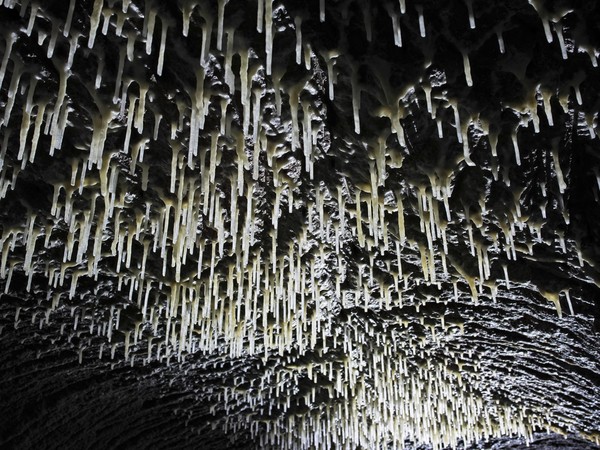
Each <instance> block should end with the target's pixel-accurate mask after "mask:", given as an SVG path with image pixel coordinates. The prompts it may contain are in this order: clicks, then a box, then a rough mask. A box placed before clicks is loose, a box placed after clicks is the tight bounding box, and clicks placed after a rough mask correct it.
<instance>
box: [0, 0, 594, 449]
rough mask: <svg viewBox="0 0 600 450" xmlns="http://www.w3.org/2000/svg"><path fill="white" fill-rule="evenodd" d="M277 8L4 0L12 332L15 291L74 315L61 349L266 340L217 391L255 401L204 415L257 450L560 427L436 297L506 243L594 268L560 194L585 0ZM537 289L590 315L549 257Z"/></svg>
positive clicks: (136, 359)
mask: <svg viewBox="0 0 600 450" xmlns="http://www.w3.org/2000/svg"><path fill="white" fill-rule="evenodd" d="M287 3H288V2H285V1H273V0H258V1H257V2H248V3H246V2H241V1H234V0H231V1H229V2H228V1H226V0H218V1H216V2H202V1H193V0H189V1H188V0H180V1H178V2H173V3H172V4H171V3H169V4H166V3H164V2H158V1H146V2H137V1H128V0H122V1H117V0H94V1H93V2H87V1H83V0H81V1H80V0H70V1H68V2H64V5H62V4H61V5H53V6H47V5H45V4H44V3H43V2H39V1H36V0H32V1H26V0H22V1H12V0H4V2H3V4H1V6H0V14H1V16H0V17H1V20H2V39H1V40H0V45H1V47H0V49H1V50H2V61H1V66H0V89H1V91H0V92H1V100H0V102H1V103H0V106H1V107H2V109H1V111H0V117H2V116H3V119H0V120H1V122H0V141H1V150H0V199H1V201H2V205H4V208H3V209H4V211H3V212H2V213H0V214H2V217H3V220H2V223H1V224H0V226H1V235H0V251H1V253H0V254H1V266H0V278H1V279H2V287H3V289H4V292H5V294H7V296H8V295H11V296H17V297H19V296H20V297H22V298H29V300H26V301H25V300H24V301H21V302H16V304H17V307H16V314H15V327H16V326H18V323H19V311H20V310H21V309H22V308H29V307H31V306H33V305H32V304H34V303H35V302H37V306H36V307H37V308H38V312H37V313H35V314H34V315H33V317H32V319H31V320H33V321H37V323H39V327H40V328H41V329H43V328H44V327H48V326H49V324H50V323H51V322H52V316H53V314H54V313H55V312H56V311H57V310H58V309H61V310H62V309H64V308H71V312H72V316H73V326H72V329H65V326H64V324H63V326H62V327H61V329H60V333H61V334H64V333H70V335H72V336H73V335H77V336H78V337H79V338H80V339H78V342H79V344H78V347H77V352H78V355H79V360H80V361H82V360H83V358H84V357H85V354H86V350H87V349H88V348H90V349H91V348H96V346H97V345H96V344H95V343H99V344H98V345H99V354H98V355H97V356H98V357H99V358H101V359H102V358H104V359H106V358H108V359H109V360H111V361H113V363H114V364H122V363H123V362H125V363H127V364H131V365H136V364H147V363H149V362H151V361H153V360H159V361H163V362H165V363H170V362H172V361H174V360H176V361H179V362H181V361H183V360H184V359H185V358H186V356H187V355H190V354H195V353H198V352H201V353H205V354H211V353H214V352H225V353H226V354H228V355H229V356H230V357H231V358H240V357H245V356H261V357H263V358H264V359H265V361H267V360H269V358H277V360H278V361H285V364H283V367H282V365H276V366H274V368H273V370H266V371H265V372H264V374H263V376H261V377H260V378H256V379H255V380H253V381H252V380H251V381H248V380H245V379H244V378H243V377H242V376H240V380H239V384H240V386H235V387H232V388H226V389H224V390H221V391H219V392H217V393H215V398H214V401H215V405H221V406H220V407H221V408H224V409H225V410H227V411H229V410H230V409H232V410H239V409H242V410H243V409H244V408H249V409H250V410H256V411H258V413H257V414H258V417H254V416H253V415H246V414H244V413H240V414H232V415H229V416H228V417H227V418H226V419H225V420H224V422H225V427H226V428H227V429H230V430H237V429H238V428H250V430H251V432H252V433H254V435H255V436H256V437H257V440H258V441H259V442H260V445H264V446H268V445H272V446H275V447H277V448H290V449H292V448H311V447H313V446H314V447H317V448H321V447H322V448H356V447H357V446H363V447H365V448H366V447H372V446H377V445H381V446H383V445H387V444H389V443H392V445H393V446H394V447H401V446H403V445H404V442H405V440H406V439H412V440H415V441H418V442H425V443H431V444H432V445H433V446H434V447H436V448H440V447H442V446H445V445H454V444H455V443H456V442H457V441H458V440H461V439H462V440H465V441H469V442H471V441H475V440H477V439H480V438H481V437H490V436H499V435H507V434H513V433H518V434H520V435H522V436H525V437H530V436H531V435H532V433H533V431H534V430H535V429H539V428H546V427H548V428H553V429H554V428H556V429H558V430H565V429H566V428H567V427H566V425H565V423H564V422H565V421H566V419H564V418H560V419H556V418H555V417H553V416H552V414H551V413H549V412H548V410H544V409H543V408H541V407H540V408H537V407H536V406H535V405H525V404H509V403H502V402H500V401H498V400H494V399H490V398H489V397H487V396H485V395H483V394H482V392H484V391H485V386H482V383H480V382H479V381H478V380H479V378H480V365H479V362H478V359H477V355H475V354H474V353H473V352H472V351H469V350H464V349H458V350H457V349H454V348H452V347H451V346H448V345H447V340H446V339H445V338H444V336H454V335H455V334H460V333H461V332H462V331H463V327H464V324H465V322H467V321H468V320H469V317H464V316H461V315H460V314H453V313H450V312H449V310H450V309H451V307H449V306H448V305H452V304H454V303H461V302H464V300H465V297H467V298H470V300H469V301H470V302H472V303H473V304H477V303H478V302H484V303H485V302H491V303H495V302H496V301H497V299H496V297H497V294H498V292H499V291H503V292H507V291H508V290H510V289H515V288H518V287H519V285H521V284H522V283H523V282H524V281H525V280H521V279H518V278H517V279H516V280H515V279H513V280H512V282H511V277H512V274H511V270H512V267H513V266H515V265H516V264H518V260H519V259H520V258H531V259H535V258H537V257H538V255H544V256H545V255H547V254H548V253H551V254H552V255H553V258H555V259H556V261H557V262H558V263H560V262H569V263H570V264H573V266H574V267H579V269H578V270H579V271H580V272H582V273H587V272H589V271H593V270H594V255H593V254H590V253H589V252H586V248H585V245H583V244H582V242H581V240H580V239H578V236H577V235H576V234H574V233H570V230H571V227H570V222H571V217H570V211H569V208H568V207H567V206H566V205H567V202H568V200H569V198H568V196H569V192H570V184H569V183H570V181H569V180H570V177H569V173H570V170H571V156H570V155H571V148H572V146H573V145H574V144H573V142H574V140H577V141H578V145H579V146H580V147H581V148H582V149H584V150H585V151H594V150H597V147H598V138H597V137H596V129H597V126H598V124H597V115H598V112H597V111H598V100H597V99H598V96H597V95H594V94H596V93H597V92H598V91H597V89H598V82H597V81H594V77H597V76H598V69H597V53H598V50H597V49H596V47H595V46H594V41H593V39H587V36H588V35H590V36H593V35H592V34H591V33H590V27H593V24H590V23H589V21H591V20H592V18H586V16H585V11H584V10H582V9H577V10H575V9H573V10H571V9H568V8H565V9H563V10H559V9H558V8H552V9H549V8H547V7H546V6H544V4H543V3H542V2H538V1H533V0H531V1H530V4H527V3H526V2H524V1H523V2H521V3H523V4H522V5H518V6H516V7H514V10H511V9H509V8H508V7H507V8H501V7H497V8H495V7H493V6H490V5H487V6H485V5H479V3H481V2H474V1H471V0H466V1H465V2H464V3H463V2H450V3H449V6H446V7H445V8H442V11H441V12H440V11H436V9H434V5H433V3H431V2H425V1H423V2H418V1H414V2H411V1H408V2H406V3H405V2H404V0H400V2H399V3H398V2H395V1H385V2H382V3H381V4H376V3H377V2H369V1H350V0H347V1H329V0H320V1H318V2H314V3H315V4H314V5H313V4H312V3H313V2H309V3H310V4H307V5H303V4H297V2H289V3H290V4H289V5H288V4H287ZM478 7H480V8H481V10H480V9H478ZM444 11H445V12H446V13H448V14H449V15H450V17H444V16H443V14H442V12H444ZM450 13H451V14H450ZM494 15H495V19H491V17H493V16H494ZM248 17H251V20H250V19H248ZM521 17H523V20H522V21H523V23H524V24H525V25H527V26H530V27H531V31H530V32H529V34H527V33H524V32H522V31H518V32H515V28H514V25H513V22H514V21H518V20H520V19H519V18H521ZM254 18H256V20H254ZM480 18H481V20H480ZM532 18H535V22H533V21H532ZM451 22H457V23H459V24H457V25H455V24H454V23H451ZM460 22H463V23H462V24H460ZM536 27H537V28H536ZM538 35H539V36H542V37H543V41H542V44H540V40H539V36H538ZM523 36H530V40H531V42H535V43H536V45H535V46H534V45H533V44H531V45H530V43H528V42H527V40H526V39H525V40H524V39H523ZM382 49H387V51H388V52H389V53H388V54H382ZM491 53H494V54H493V60H494V61H496V62H495V66H494V67H491V68H485V67H484V68H483V69H481V68H480V67H482V66H484V65H482V64H481V61H482V60H485V61H489V58H490V56H489V55H490V54H491ZM457 58H458V59H457ZM550 65H554V66H550ZM532 67H540V69H539V70H538V71H533V70H532V69H531V68H532ZM545 67H553V68H554V71H548V72H545V73H541V72H540V70H543V69H544V68H545ZM495 71H496V72H497V73H499V75H493V73H496V72H495ZM346 122H347V123H346ZM589 171H592V172H593V174H592V175H593V176H594V177H595V178H594V180H595V181H596V180H597V184H591V185H589V186H588V188H589V192H590V195H593V196H594V198H596V200H597V198H598V192H599V188H600V173H599V172H598V171H595V172H594V168H593V167H590V168H589ZM586 271H587V272H586ZM591 279H592V280H593V277H592V278H591ZM588 281H589V280H588ZM590 283H592V282H590ZM592 284H593V283H592ZM532 291H533V292H535V293H536V295H538V294H539V298H540V299H544V301H546V303H547V304H549V305H552V306H553V307H554V308H555V310H556V313H555V314H556V320H562V317H563V307H562V306H561V301H562V304H563V305H565V304H566V305H568V313H569V315H571V316H573V315H575V314H576V313H577V312H578V311H577V304H582V305H583V306H582V308H585V299H582V298H581V293H577V292H576V293H575V297H576V298H575V299H574V300H573V301H572V300H571V291H572V290H571V289H570V284H569V280H568V279H567V278H564V279H555V280H552V281H551V282H543V283H534V286H533V287H532ZM7 298H8V297H7ZM34 299H35V300H34ZM498 301H501V300H498ZM548 302H550V303H548ZM544 306H545V305H544V303H542V306H541V307H544ZM372 315H375V317H379V318H378V319H372V318H371V317H372ZM382 317H383V318H385V320H384V319H381V318H382ZM372 322H373V323H372ZM317 355H318V356H317ZM328 355H332V356H331V357H328ZM309 356H310V357H309ZM311 358H312V359H311ZM275 368H276V369H277V370H276V369H275ZM303 386H304V388H303ZM306 386H308V387H306ZM303 389H304V390H303ZM290 392H293V393H294V394H295V395H294V397H293V399H294V402H295V403H292V402H291V400H290V399H291V398H292V396H291V395H289V393H290ZM324 392H325V393H326V397H327V398H328V399H329V400H328V401H323V400H322V399H321V398H319V396H322V395H325V394H323V393H324ZM569 425H573V426H576V424H569ZM285 430H288V432H285ZM289 430H302V431H297V432H291V431H289ZM586 432H589V437H590V438H594V436H596V437H595V438H596V439H597V436H598V434H594V433H597V432H598V431H597V430H587V431H586Z"/></svg>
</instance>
